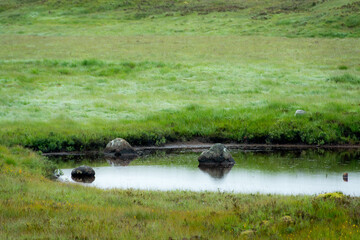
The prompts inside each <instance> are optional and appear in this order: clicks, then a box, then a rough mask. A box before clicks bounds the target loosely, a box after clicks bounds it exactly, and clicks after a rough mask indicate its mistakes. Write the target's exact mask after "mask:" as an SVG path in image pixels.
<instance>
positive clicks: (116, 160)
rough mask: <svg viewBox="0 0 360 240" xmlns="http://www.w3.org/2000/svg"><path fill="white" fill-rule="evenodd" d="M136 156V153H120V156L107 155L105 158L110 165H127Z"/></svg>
mask: <svg viewBox="0 0 360 240" xmlns="http://www.w3.org/2000/svg"><path fill="white" fill-rule="evenodd" d="M136 158H137V156H136V155H129V156H125V155H122V156H121V157H120V156H119V157H115V156H113V157H109V156H107V157H106V158H105V159H106V162H108V163H109V164H110V165H111V166H128V165H129V164H130V163H131V162H132V161H134V160H135V159H136Z"/></svg>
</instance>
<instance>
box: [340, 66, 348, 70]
mask: <svg viewBox="0 0 360 240" xmlns="http://www.w3.org/2000/svg"><path fill="white" fill-rule="evenodd" d="M338 69H339V70H347V69H349V68H348V66H345V65H340V66H339V67H338Z"/></svg>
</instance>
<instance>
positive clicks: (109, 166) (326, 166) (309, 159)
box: [51, 150, 360, 196]
mask: <svg viewBox="0 0 360 240" xmlns="http://www.w3.org/2000/svg"><path fill="white" fill-rule="evenodd" d="M232 155H233V157H234V159H235V161H236V164H235V166H234V167H233V168H231V169H230V168H225V169H211V168H210V169H209V168H198V162H197V157H198V156H199V153H179V154H165V153H163V152H158V153H157V154H153V155H148V156H143V157H140V158H138V159H135V160H133V161H124V160H120V159H117V160H116V159H105V158H103V157H99V158H96V159H90V158H86V157H79V156H77V157H74V156H73V157H61V158H59V157H57V158H51V159H52V160H54V161H57V162H58V164H59V165H60V166H61V168H62V171H63V173H64V175H63V176H61V177H60V178H59V180H60V181H64V182H74V180H72V179H71V170H72V169H73V168H75V167H77V166H80V165H83V164H85V165H89V166H91V167H93V168H94V170H95V172H96V175H95V180H94V181H93V182H92V183H79V184H83V185H86V186H94V187H98V188H103V189H109V188H120V189H127V188H134V189H144V190H164V191H165V190H191V191H227V192H239V193H273V194H286V195H289V194H311V195H312V194H319V193H324V192H334V191H341V192H343V193H344V194H348V195H353V196H360V151H355V150H354V151H346V152H331V151H321V150H306V151H296V152H232ZM344 173H348V178H344V177H343V174H344Z"/></svg>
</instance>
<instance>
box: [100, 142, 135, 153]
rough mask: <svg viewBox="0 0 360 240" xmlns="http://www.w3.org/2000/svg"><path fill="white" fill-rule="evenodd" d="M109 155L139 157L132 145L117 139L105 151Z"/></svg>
mask: <svg viewBox="0 0 360 240" xmlns="http://www.w3.org/2000/svg"><path fill="white" fill-rule="evenodd" d="M104 153H105V154H107V155H114V156H124V157H126V156H127V157H135V156H137V153H136V151H135V150H134V149H133V148H132V147H131V145H130V144H129V143H128V142H127V141H126V140H125V139H122V138H116V139H114V140H112V141H110V142H109V143H108V144H107V145H106V148H105V150H104Z"/></svg>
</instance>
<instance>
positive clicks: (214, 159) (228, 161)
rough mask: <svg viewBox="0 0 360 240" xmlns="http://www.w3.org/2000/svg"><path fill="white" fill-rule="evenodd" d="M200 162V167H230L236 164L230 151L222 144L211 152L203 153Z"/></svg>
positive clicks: (211, 149)
mask: <svg viewBox="0 0 360 240" xmlns="http://www.w3.org/2000/svg"><path fill="white" fill-rule="evenodd" d="M198 160H199V166H212V167H229V166H233V165H234V164H235V161H234V159H233V157H232V156H231V154H230V152H229V150H227V149H226V147H225V146H224V145H223V144H221V143H217V144H215V145H213V146H212V147H211V148H210V149H209V150H207V151H204V152H202V153H201V155H200V156H199V158H198Z"/></svg>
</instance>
